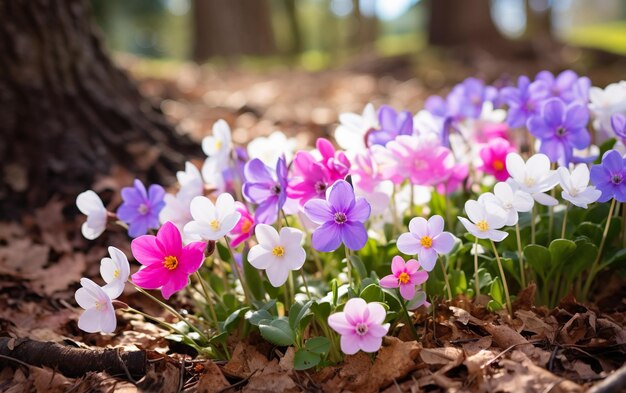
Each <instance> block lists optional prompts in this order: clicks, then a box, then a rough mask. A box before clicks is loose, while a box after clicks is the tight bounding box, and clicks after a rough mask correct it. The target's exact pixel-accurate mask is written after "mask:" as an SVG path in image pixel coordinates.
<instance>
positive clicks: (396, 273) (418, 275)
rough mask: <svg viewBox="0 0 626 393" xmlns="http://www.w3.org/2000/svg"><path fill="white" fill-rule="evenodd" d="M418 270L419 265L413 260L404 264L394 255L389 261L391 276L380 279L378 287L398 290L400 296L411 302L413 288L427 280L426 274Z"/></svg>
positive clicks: (413, 293) (399, 257)
mask: <svg viewBox="0 0 626 393" xmlns="http://www.w3.org/2000/svg"><path fill="white" fill-rule="evenodd" d="M419 268H420V264H419V263H418V262H417V261H416V260H415V259H409V260H408V261H406V263H405V262H404V259H402V257H401V256H399V255H396V256H395V257H393V259H392V260H391V274H389V275H387V276H385V277H383V278H381V279H380V286H381V287H383V288H400V295H401V296H402V297H403V298H404V299H405V300H412V299H413V297H414V296H415V287H416V286H418V285H422V284H423V283H425V282H426V280H428V273H427V272H425V271H424V270H419Z"/></svg>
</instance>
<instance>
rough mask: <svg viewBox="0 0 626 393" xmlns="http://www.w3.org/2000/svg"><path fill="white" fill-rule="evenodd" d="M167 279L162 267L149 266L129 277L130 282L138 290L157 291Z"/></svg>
mask: <svg viewBox="0 0 626 393" xmlns="http://www.w3.org/2000/svg"><path fill="white" fill-rule="evenodd" d="M167 279H168V271H167V270H166V269H165V268H164V267H163V265H151V266H148V267H144V268H141V269H139V271H137V273H135V274H133V275H132V276H131V281H132V282H133V283H134V284H135V285H137V286H138V287H140V288H144V289H157V288H160V287H161V286H163V284H165V281H166V280H167Z"/></svg>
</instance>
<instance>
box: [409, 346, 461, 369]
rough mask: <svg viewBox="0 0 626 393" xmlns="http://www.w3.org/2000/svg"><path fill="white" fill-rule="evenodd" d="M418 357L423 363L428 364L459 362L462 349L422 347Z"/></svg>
mask: <svg viewBox="0 0 626 393" xmlns="http://www.w3.org/2000/svg"><path fill="white" fill-rule="evenodd" d="M420 357H421V358H422V361H424V363H426V364H429V365H447V364H450V363H454V364H461V362H462V361H463V350H461V349H460V348H455V347H444V348H423V349H422V350H421V351H420Z"/></svg>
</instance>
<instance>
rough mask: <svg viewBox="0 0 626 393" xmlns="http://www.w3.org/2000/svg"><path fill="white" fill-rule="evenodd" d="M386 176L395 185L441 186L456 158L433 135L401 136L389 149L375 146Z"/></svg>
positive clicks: (387, 146)
mask: <svg viewBox="0 0 626 393" xmlns="http://www.w3.org/2000/svg"><path fill="white" fill-rule="evenodd" d="M372 151H373V152H374V155H375V159H376V161H377V162H378V164H379V169H380V173H381V175H382V177H383V178H384V179H388V180H391V181H392V182H394V183H395V184H400V183H402V182H403V181H404V180H405V179H409V181H410V182H411V183H412V184H417V185H423V186H434V185H437V184H439V183H441V182H443V181H445V180H447V179H448V178H449V177H450V173H451V172H450V171H451V170H452V168H454V165H455V159H454V155H453V154H452V152H451V151H450V149H448V148H446V147H444V146H442V145H441V142H440V140H439V138H437V137H436V136H433V135H422V136H416V135H400V136H398V137H397V138H396V139H395V140H393V141H390V142H389V143H387V145H386V147H385V148H382V147H377V146H374V147H373V148H372Z"/></svg>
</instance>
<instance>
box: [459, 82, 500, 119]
mask: <svg viewBox="0 0 626 393" xmlns="http://www.w3.org/2000/svg"><path fill="white" fill-rule="evenodd" d="M497 95H498V93H497V90H496V89H495V88H494V87H493V86H486V85H485V83H484V82H483V81H482V80H480V79H476V78H467V79H465V80H464V81H463V82H462V83H460V84H458V85H456V86H455V87H454V88H453V89H452V91H451V92H450V94H449V95H448V97H447V98H446V106H447V110H448V116H452V117H454V118H455V119H457V120H463V119H478V118H479V117H480V113H481V112H482V110H483V104H484V103H485V101H493V100H494V99H495V98H496V97H497Z"/></svg>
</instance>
